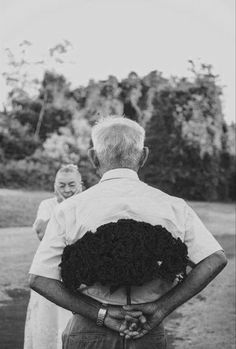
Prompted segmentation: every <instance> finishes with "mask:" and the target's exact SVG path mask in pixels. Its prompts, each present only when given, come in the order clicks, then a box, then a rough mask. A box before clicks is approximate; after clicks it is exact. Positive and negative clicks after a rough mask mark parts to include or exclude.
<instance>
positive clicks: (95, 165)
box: [88, 148, 99, 168]
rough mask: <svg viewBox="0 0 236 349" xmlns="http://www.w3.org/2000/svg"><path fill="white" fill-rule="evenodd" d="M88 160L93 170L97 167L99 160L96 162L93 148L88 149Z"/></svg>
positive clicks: (96, 158)
mask: <svg viewBox="0 0 236 349" xmlns="http://www.w3.org/2000/svg"><path fill="white" fill-rule="evenodd" d="M88 158H89V160H90V162H91V164H92V165H93V167H94V168H98V167H99V160H98V157H97V154H96V151H95V150H94V148H90V149H89V150H88Z"/></svg>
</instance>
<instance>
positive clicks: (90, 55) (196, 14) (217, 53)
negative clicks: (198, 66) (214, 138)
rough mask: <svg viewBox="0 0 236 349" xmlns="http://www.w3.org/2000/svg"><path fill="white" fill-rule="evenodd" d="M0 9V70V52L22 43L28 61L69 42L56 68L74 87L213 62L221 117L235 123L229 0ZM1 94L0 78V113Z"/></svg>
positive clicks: (185, 72)
mask: <svg viewBox="0 0 236 349" xmlns="http://www.w3.org/2000/svg"><path fill="white" fill-rule="evenodd" d="M0 7H1V15H0V16H1V18H0V23H1V28H0V35H1V51H0V73H1V72H4V71H5V70H6V69H7V68H6V55H5V48H10V49H11V50H12V51H13V52H14V53H15V54H16V56H17V54H18V53H17V52H18V51H19V43H20V42H22V41H23V40H28V41H30V42H31V43H32V46H31V48H30V52H29V57H28V58H29V59H32V60H33V59H36V60H40V59H42V58H43V59H45V60H47V58H46V57H47V53H48V50H49V48H50V47H53V46H54V45H55V44H57V43H58V42H62V41H63V40H69V41H70V42H71V43H72V46H73V48H72V49H71V50H70V52H69V56H68V57H67V58H68V59H67V63H65V64H63V65H58V66H57V67H56V69H57V70H60V71H59V72H62V73H63V74H65V76H66V77H67V78H68V79H69V81H71V83H72V86H79V85H85V84H87V82H88V81H89V79H92V78H93V79H95V80H105V79H106V78H107V77H108V76H109V75H115V76H116V77H118V78H119V79H122V78H125V77H126V76H127V75H128V74H129V73H130V72H131V71H135V72H136V73H137V74H138V75H139V76H140V77H142V76H144V75H146V74H148V73H149V72H150V71H152V70H158V71H161V72H163V75H164V76H166V77H169V76H171V75H176V76H180V77H182V76H189V75H190V72H189V65H188V60H189V59H192V60H193V61H195V62H202V63H207V64H212V65H213V67H214V72H215V73H216V74H218V75H219V84H220V85H222V86H224V88H223V91H224V94H223V98H222V103H223V111H224V114H225V117H226V120H227V122H231V121H234V120H235V1H234V0H197V1H196V0H40V1H39V0H21V1H19V0H0ZM47 63H48V64H49V65H50V64H52V62H51V63H50V61H49V60H47ZM54 67H55V66H54ZM34 69H35V74H36V73H37V72H36V67H34ZM6 92H7V89H6V86H5V82H4V79H3V77H2V76H0V108H1V105H2V103H3V102H4V100H5V98H6Z"/></svg>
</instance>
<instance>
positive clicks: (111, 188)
mask: <svg viewBox="0 0 236 349" xmlns="http://www.w3.org/2000/svg"><path fill="white" fill-rule="evenodd" d="M122 218H123V219H134V220H137V221H144V222H147V223H150V224H152V225H162V226H164V227H165V228H166V229H167V230H168V231H169V232H170V233H171V234H172V235H173V236H174V237H176V238H177V237H179V238H180V239H181V240H182V241H183V242H185V244H186V245H187V247H188V255H189V258H190V259H191V260H192V261H193V262H194V263H198V262H200V261H201V260H203V259H205V258H206V257H208V256H209V255H211V254H212V253H214V252H216V251H218V250H222V247H221V246H220V245H219V243H218V242H217V241H216V239H215V238H214V237H213V235H212V234H211V233H210V232H209V231H208V229H207V228H206V227H205V226H204V224H203V223H202V222H201V220H200V219H199V217H198V216H197V214H196V213H195V212H194V211H193V210H192V209H191V208H190V207H189V206H188V205H187V203H186V202H185V201H184V200H183V199H180V198H176V197H173V196H170V195H167V194H165V193H164V192H162V191H160V190H158V189H156V188H153V187H151V186H149V185H147V184H146V183H144V182H142V181H140V180H139V178H138V175H137V173H136V172H134V171H132V170H129V169H115V170H111V171H108V172H106V173H105V174H104V175H103V177H102V179H101V181H100V182H99V183H98V184H97V185H95V186H93V187H91V188H90V189H88V190H86V191H84V192H82V193H80V194H78V195H75V196H74V197H72V198H69V199H67V200H65V201H64V202H63V203H61V204H60V205H58V207H57V208H56V209H55V210H54V213H53V214H52V218H51V219H50V221H49V224H48V226H47V229H46V233H45V235H44V238H43V240H42V242H41V244H40V246H39V248H38V250H37V252H36V255H35V257H34V260H33V263H32V266H31V269H30V273H31V274H36V275H40V276H44V277H48V278H52V279H58V280H60V267H59V264H60V262H61V256H62V253H63V249H64V248H65V246H66V245H68V244H72V243H74V242H75V241H77V240H78V239H80V238H81V237H82V236H83V235H84V234H85V233H86V232H87V231H96V229H97V228H98V227H99V226H100V225H102V224H106V223H109V222H116V221H118V220H119V219H122ZM172 286H173V284H170V283H167V282H166V281H163V280H161V279H156V280H153V281H151V282H149V283H147V284H145V285H143V286H139V287H132V289H131V301H132V303H133V304H134V303H142V302H150V301H154V300H156V299H158V298H159V297H160V296H161V295H162V294H163V293H165V292H166V291H167V290H169V289H170V288H171V287H172ZM80 291H81V292H83V293H85V294H87V295H89V296H91V297H93V298H95V299H97V300H99V301H101V302H105V303H110V304H119V305H120V304H126V293H125V290H124V289H122V288H121V289H119V290H117V291H116V292H114V293H113V294H110V292H109V288H108V287H106V286H101V285H100V284H95V285H93V286H90V287H87V286H81V288H80Z"/></svg>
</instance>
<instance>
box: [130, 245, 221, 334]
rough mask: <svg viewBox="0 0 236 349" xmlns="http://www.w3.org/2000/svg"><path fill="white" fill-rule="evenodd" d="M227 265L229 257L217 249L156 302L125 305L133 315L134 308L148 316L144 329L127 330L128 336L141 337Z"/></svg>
mask: <svg viewBox="0 0 236 349" xmlns="http://www.w3.org/2000/svg"><path fill="white" fill-rule="evenodd" d="M226 265H227V259H226V256H225V254H224V252H223V251H217V252H215V253H213V254H212V255H210V256H209V257H207V258H205V259H204V260H202V261H201V262H199V263H198V264H197V265H196V267H195V268H194V269H193V270H192V271H191V272H190V273H189V274H188V276H187V277H186V279H185V280H184V281H183V282H182V283H180V284H178V285H177V286H175V287H174V288H172V289H171V290H170V291H169V292H167V293H166V294H164V295H163V296H162V297H161V298H159V299H158V300H157V301H155V302H151V303H146V304H139V305H133V306H132V305H131V306H124V309H125V310H127V311H129V314H130V315H132V311H133V310H135V311H136V310H140V311H142V312H143V314H144V315H146V317H147V322H146V323H144V324H143V329H142V331H141V332H140V334H138V335H133V334H132V331H129V330H126V331H125V333H126V335H127V336H132V337H133V338H140V337H142V336H143V335H144V334H146V333H147V332H149V331H150V330H151V329H152V328H153V327H155V326H157V325H158V324H159V323H161V322H162V321H163V319H164V318H165V317H166V316H168V315H169V314H170V313H172V312H173V311H174V310H175V309H176V308H178V307H179V306H181V305H182V304H184V303H185V302H187V301H188V300H189V299H190V298H192V297H193V296H195V295H196V294H197V293H199V292H200V291H201V290H202V289H203V288H205V287H206V286H207V285H208V284H209V283H210V282H211V281H212V280H213V279H214V278H215V277H216V276H217V275H218V274H219V273H220V272H221V271H222V269H223V268H224V267H225V266H226Z"/></svg>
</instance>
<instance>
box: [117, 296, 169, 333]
mask: <svg viewBox="0 0 236 349" xmlns="http://www.w3.org/2000/svg"><path fill="white" fill-rule="evenodd" d="M123 309H124V310H125V312H126V316H130V317H136V313H137V312H141V314H142V315H140V316H139V322H138V324H137V326H138V327H137V328H135V327H134V326H133V325H131V326H129V327H127V328H126V329H125V330H123V335H125V338H132V339H137V338H141V337H143V336H144V335H145V334H147V333H148V332H150V331H151V330H152V329H153V328H154V327H156V326H158V325H159V324H160V323H161V322H162V320H163V315H162V313H161V311H160V310H159V307H158V303H156V302H155V303H154V302H153V303H152V302H150V303H144V304H134V305H125V306H123Z"/></svg>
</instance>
